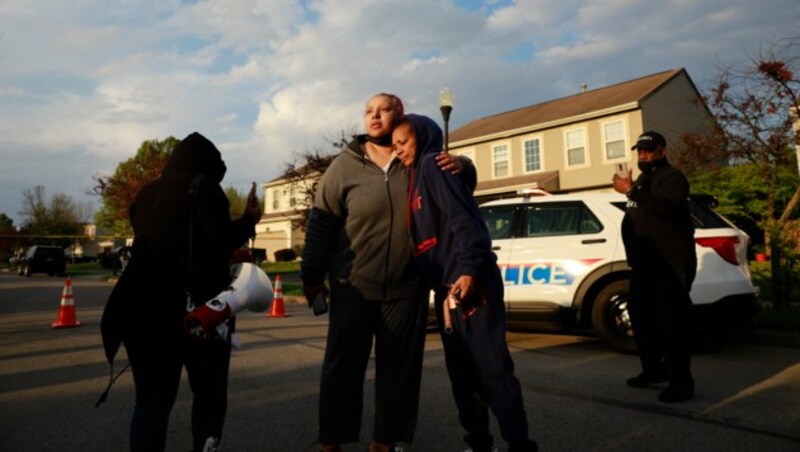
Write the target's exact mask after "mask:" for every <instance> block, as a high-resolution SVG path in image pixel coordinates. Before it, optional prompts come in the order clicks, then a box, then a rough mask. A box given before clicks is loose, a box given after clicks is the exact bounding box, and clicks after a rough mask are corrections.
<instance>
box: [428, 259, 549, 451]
mask: <svg viewBox="0 0 800 452" xmlns="http://www.w3.org/2000/svg"><path fill="white" fill-rule="evenodd" d="M494 268H495V269H496V268H497V267H494ZM489 279H490V280H491V281H490V283H489V284H490V285H489V287H487V288H486V294H487V295H486V299H487V300H486V301H487V303H486V304H485V305H483V306H481V307H480V308H478V309H477V310H476V311H475V312H474V313H473V314H472V315H471V316H469V317H467V318H464V317H463V311H462V309H461V307H459V308H457V309H456V310H454V311H453V316H452V321H453V330H454V331H453V332H452V333H449V334H448V333H445V332H444V328H443V325H444V322H443V319H442V303H443V302H444V298H445V296H446V294H447V290H446V289H441V290H438V291H437V294H436V313H437V317H438V319H439V327H440V331H441V337H442V343H443V345H444V352H445V362H446V363H447V372H448V374H449V376H450V383H451V385H452V388H453V396H454V397H455V402H456V406H457V407H458V419H459V421H460V423H461V426H462V427H464V429H465V430H466V431H467V432H468V435H467V436H466V438H465V440H466V441H467V443H468V444H469V445H470V446H471V447H472V449H473V450H475V451H476V452H477V451H484V450H489V448H490V447H491V445H492V437H491V435H490V434H489V414H488V409H491V410H492V412H493V413H494V415H495V416H496V417H497V421H498V424H499V426H500V433H501V434H502V435H503V439H504V440H505V441H506V442H507V443H508V446H509V449H508V450H509V451H511V452H517V451H524V452H531V451H535V450H537V447H538V446H537V444H536V442H535V441H533V440H531V439H529V437H528V420H527V417H526V414H525V407H524V404H523V400H522V388H521V387H520V383H519V380H518V379H517V377H516V376H515V375H514V362H513V360H512V359H511V354H510V353H509V351H508V345H507V344H506V336H505V335H506V322H505V305H504V303H503V285H502V281H501V280H500V276H499V274H498V275H496V278H489Z"/></svg>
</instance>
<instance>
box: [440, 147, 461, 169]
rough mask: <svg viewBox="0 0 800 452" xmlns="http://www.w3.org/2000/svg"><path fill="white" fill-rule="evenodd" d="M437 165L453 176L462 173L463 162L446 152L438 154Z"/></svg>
mask: <svg viewBox="0 0 800 452" xmlns="http://www.w3.org/2000/svg"><path fill="white" fill-rule="evenodd" d="M436 164H437V165H439V168H441V169H442V171H452V172H453V174H458V173H460V172H461V169H462V168H461V162H460V161H459V160H458V159H457V158H456V157H454V156H453V155H451V154H449V153H447V152H444V151H442V152H440V153H438V154H436Z"/></svg>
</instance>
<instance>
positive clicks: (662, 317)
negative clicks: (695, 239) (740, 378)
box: [628, 266, 696, 386]
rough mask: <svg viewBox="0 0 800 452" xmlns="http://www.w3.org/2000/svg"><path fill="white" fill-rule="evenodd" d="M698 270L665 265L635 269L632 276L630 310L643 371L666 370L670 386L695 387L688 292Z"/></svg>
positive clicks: (660, 372) (653, 372)
mask: <svg viewBox="0 0 800 452" xmlns="http://www.w3.org/2000/svg"><path fill="white" fill-rule="evenodd" d="M695 271H696V270H694V269H693V268H691V269H689V270H688V271H684V270H681V269H678V270H675V269H671V268H669V267H666V266H663V267H662V268H659V269H640V270H637V269H634V270H633V273H632V275H631V285H630V303H629V305H628V308H629V312H630V315H631V323H632V325H633V332H634V337H635V339H636V348H637V351H638V353H639V358H640V360H641V363H642V372H644V373H646V374H650V375H656V374H663V373H664V372H665V371H666V372H667V374H668V376H669V382H670V384H671V385H677V386H681V385H691V384H693V379H692V373H691V368H690V367H691V366H690V355H691V344H690V336H691V310H692V300H691V298H690V297H689V290H690V289H691V286H692V282H693V281H694V276H695Z"/></svg>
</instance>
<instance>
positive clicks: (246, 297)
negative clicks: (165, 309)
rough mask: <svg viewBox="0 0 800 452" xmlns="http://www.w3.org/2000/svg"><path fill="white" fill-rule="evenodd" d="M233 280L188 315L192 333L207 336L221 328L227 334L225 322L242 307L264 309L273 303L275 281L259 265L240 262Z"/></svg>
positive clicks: (188, 324) (185, 325)
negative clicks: (273, 284)
mask: <svg viewBox="0 0 800 452" xmlns="http://www.w3.org/2000/svg"><path fill="white" fill-rule="evenodd" d="M231 280H232V281H231V285H230V286H229V287H228V288H227V289H225V290H223V291H222V292H220V293H219V295H217V296H216V297H214V298H212V299H211V300H209V301H208V302H206V304H204V305H201V306H198V307H197V308H195V309H194V310H192V311H191V312H189V313H188V314H187V315H186V318H185V319H184V327H185V328H186V331H187V332H188V333H189V334H191V335H192V336H195V337H198V338H204V337H208V336H209V335H211V332H212V331H213V330H214V329H215V328H217V330H218V331H219V332H220V333H221V334H220V335H223V334H222V333H224V332H225V331H226V330H227V327H226V326H225V324H224V322H225V321H226V320H228V319H229V318H231V317H233V316H235V315H236V314H237V313H239V312H240V311H243V310H244V309H247V310H249V311H253V312H263V311H266V310H267V309H269V307H270V305H272V298H273V296H274V294H273V291H272V282H270V280H269V277H268V276H267V274H266V273H264V271H263V270H261V268H260V267H259V266H257V265H255V264H251V263H249V262H243V263H240V264H236V265H235V266H234V267H233V270H232V272H231ZM223 336H224V335H223Z"/></svg>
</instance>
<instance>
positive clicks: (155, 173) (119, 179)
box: [92, 136, 180, 237]
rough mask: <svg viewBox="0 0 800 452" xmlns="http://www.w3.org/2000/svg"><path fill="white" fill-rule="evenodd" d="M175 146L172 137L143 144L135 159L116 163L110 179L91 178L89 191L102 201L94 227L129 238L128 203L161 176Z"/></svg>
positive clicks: (130, 229)
mask: <svg viewBox="0 0 800 452" xmlns="http://www.w3.org/2000/svg"><path fill="white" fill-rule="evenodd" d="M179 142H180V140H178V139H177V138H175V137H172V136H170V137H167V138H165V139H163V140H147V141H144V142H143V143H142V144H141V146H139V149H138V150H137V151H136V155H134V156H133V157H131V158H129V159H128V160H125V161H124V162H122V163H120V164H119V165H118V166H117V169H116V171H114V174H113V175H110V176H97V177H95V178H94V181H95V186H94V187H93V190H92V191H93V193H94V194H96V195H98V196H100V197H101V198H102V201H103V206H102V208H101V209H100V210H99V211H98V212H97V214H96V215H95V223H96V224H97V225H98V226H100V227H104V228H108V229H109V230H111V231H112V233H113V234H114V235H116V236H120V237H131V236H132V235H133V230H132V228H131V225H130V221H129V220H128V209H129V208H130V205H131V203H133V200H134V198H135V197H136V194H137V193H138V192H139V189H141V188H142V187H143V186H144V185H145V184H147V183H148V182H150V181H152V180H155V179H156V178H158V177H159V176H160V175H161V171H162V170H163V169H164V166H165V165H166V164H167V160H168V159H169V156H170V155H172V150H173V149H175V146H176V145H177V144H178V143H179Z"/></svg>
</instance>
